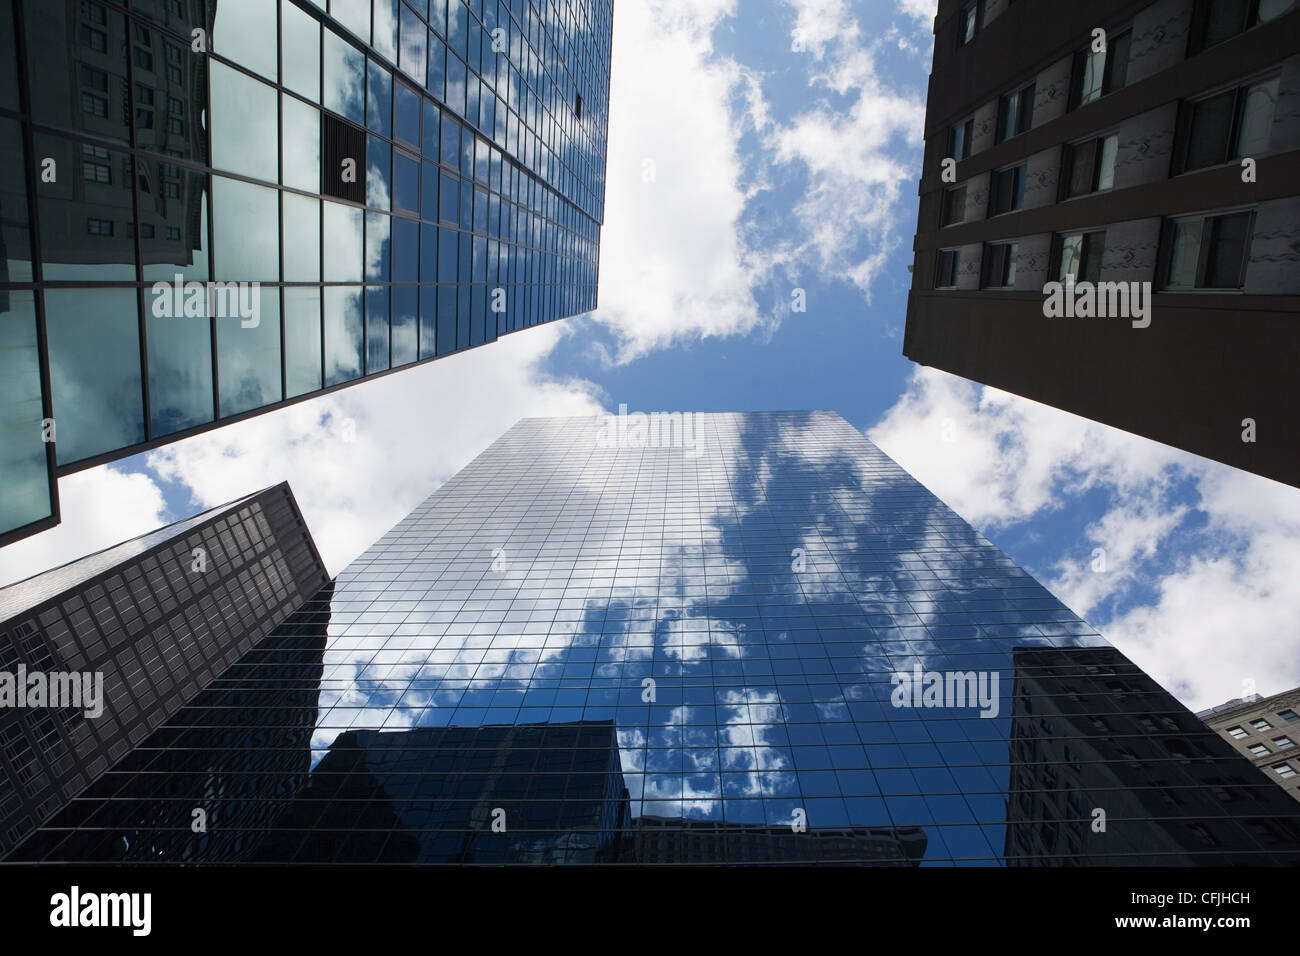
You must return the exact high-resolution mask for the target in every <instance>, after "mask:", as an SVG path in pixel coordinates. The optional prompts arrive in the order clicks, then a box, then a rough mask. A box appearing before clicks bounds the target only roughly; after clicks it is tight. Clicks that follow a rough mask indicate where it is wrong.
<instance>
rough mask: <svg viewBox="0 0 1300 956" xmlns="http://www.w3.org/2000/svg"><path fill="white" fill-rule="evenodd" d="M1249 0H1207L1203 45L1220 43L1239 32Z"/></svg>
mask: <svg viewBox="0 0 1300 956" xmlns="http://www.w3.org/2000/svg"><path fill="white" fill-rule="evenodd" d="M1249 6H1250V0H1209V8H1210V9H1209V11H1208V15H1207V18H1206V25H1205V44H1204V45H1205V46H1206V47H1210V46H1213V45H1214V44H1216V43H1222V42H1223V41H1224V40H1227V39H1229V38H1231V37H1235V36H1236V35H1237V34H1238V33H1240V32H1241V28H1242V27H1243V26H1244V25H1245V22H1246V10H1247V8H1248V7H1249Z"/></svg>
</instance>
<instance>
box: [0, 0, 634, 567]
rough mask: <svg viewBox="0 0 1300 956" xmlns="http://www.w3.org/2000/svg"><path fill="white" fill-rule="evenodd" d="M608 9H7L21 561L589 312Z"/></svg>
mask: <svg viewBox="0 0 1300 956" xmlns="http://www.w3.org/2000/svg"><path fill="white" fill-rule="evenodd" d="M612 15H613V9H612V0H329V2H328V3H327V2H326V0H314V2H309V0H130V2H129V3H128V2H126V0H121V2H108V0H0V404H2V410H3V415H0V419H2V421H3V423H2V424H0V483H3V485H4V487H5V488H6V494H5V495H4V497H3V499H0V544H7V543H9V542H10V541H13V540H15V539H17V538H20V537H23V536H24V535H28V534H32V533H34V532H36V531H39V530H42V529H44V528H48V527H50V526H52V525H54V524H57V523H58V496H57V478H58V477H60V476H62V475H66V474H69V473H71V472H74V471H77V470H80V469H83V468H86V467H90V466H91V465H95V464H99V463H102V462H105V461H110V460H113V459H117V458H121V457H124V456H126V455H130V454H133V453H136V452H139V451H142V450H144V449H148V448H152V447H156V446H158V445H160V444H163V443H166V442H169V441H173V440H175V439H177V438H180V437H184V436H187V435H191V434H194V433H196V432H200V431H204V430H207V429H210V428H213V427H216V426H217V425H220V424H222V423H223V422H227V421H231V420H236V419H240V418H245V417H248V416H250V415H254V414H258V413H260V412H263V411H266V410H268V409H272V408H276V407H279V406H281V405H284V404H287V403H290V402H294V401H298V400H301V399H303V398H306V397H309V396H311V395H314V394H317V393H319V392H322V391H326V390H329V389H333V388H339V387H343V386H345V385H347V384H350V383H354V382H356V381H359V380H361V379H364V378H367V377H371V376H375V375H380V374H385V373H387V372H390V371H393V370H396V369H401V368H403V367H407V366H410V365H413V364H417V363H420V362H425V361H429V360H432V359H434V358H437V357H438V356H442V355H446V354H448V353H451V352H455V351H459V350H462V349H466V348H471V347H474V346H477V345H482V344H484V343H488V342H493V341H495V340H496V339H497V338H498V336H501V335H504V334H506V333H509V332H513V331H516V330H518V329H523V328H526V327H529V326H533V325H536V324H538V323H542V322H547V321H550V320H553V319H557V318H560V317H563V316H569V315H574V314H577V313H580V312H583V311H587V310H590V309H592V308H594V307H595V305H596V277H597V258H598V255H597V254H598V243H599V237H600V224H601V221H602V218H603V208H604V177H605V131H606V125H607V106H608V103H607V101H608V86H609V64H610V41H611V36H612Z"/></svg>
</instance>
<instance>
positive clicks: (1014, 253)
mask: <svg viewBox="0 0 1300 956" xmlns="http://www.w3.org/2000/svg"><path fill="white" fill-rule="evenodd" d="M1006 249H1007V258H1006V268H1005V269H1004V270H1003V273H1002V284H1003V285H1005V286H1011V285H1015V284H1016V259H1017V257H1018V256H1019V255H1020V244H1019V243H1015V242H1013V243H1010V244H1009V245H1008V246H1007V247H1006Z"/></svg>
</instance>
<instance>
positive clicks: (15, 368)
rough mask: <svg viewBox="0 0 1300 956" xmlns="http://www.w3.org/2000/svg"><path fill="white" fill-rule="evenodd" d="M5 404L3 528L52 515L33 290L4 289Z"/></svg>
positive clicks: (0, 450) (0, 476)
mask: <svg viewBox="0 0 1300 956" xmlns="http://www.w3.org/2000/svg"><path fill="white" fill-rule="evenodd" d="M0 29H2V28H0ZM2 43H3V33H0V45H2ZM0 69H3V67H0ZM0 403H3V407H4V409H5V414H4V416H3V417H0V484H2V485H3V487H4V494H3V495H0V531H9V530H11V529H13V528H18V527H21V526H22V525H25V524H30V523H31V522H33V521H39V520H40V519H41V518H48V517H49V516H50V515H51V514H52V513H53V509H52V507H51V502H50V488H49V478H48V472H47V469H46V463H45V449H46V445H45V442H44V440H43V428H42V422H43V420H44V418H45V412H44V411H43V408H42V404H41V366H40V356H39V352H38V350H37V343H36V307H35V298H34V296H33V294H32V293H31V292H24V291H21V290H12V291H11V290H4V289H0ZM58 437H59V436H58V433H57V431H56V433H55V438H56V439H57V438H58Z"/></svg>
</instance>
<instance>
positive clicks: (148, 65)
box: [135, 47, 153, 73]
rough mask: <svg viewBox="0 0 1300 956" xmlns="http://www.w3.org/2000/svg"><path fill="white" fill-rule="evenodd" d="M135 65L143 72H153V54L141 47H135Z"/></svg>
mask: <svg viewBox="0 0 1300 956" xmlns="http://www.w3.org/2000/svg"><path fill="white" fill-rule="evenodd" d="M135 65H136V66H138V67H139V68H140V69H142V70H148V71H149V72H150V73H152V72H153V54H152V53H150V52H149V51H148V50H145V49H143V48H141V47H135Z"/></svg>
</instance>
